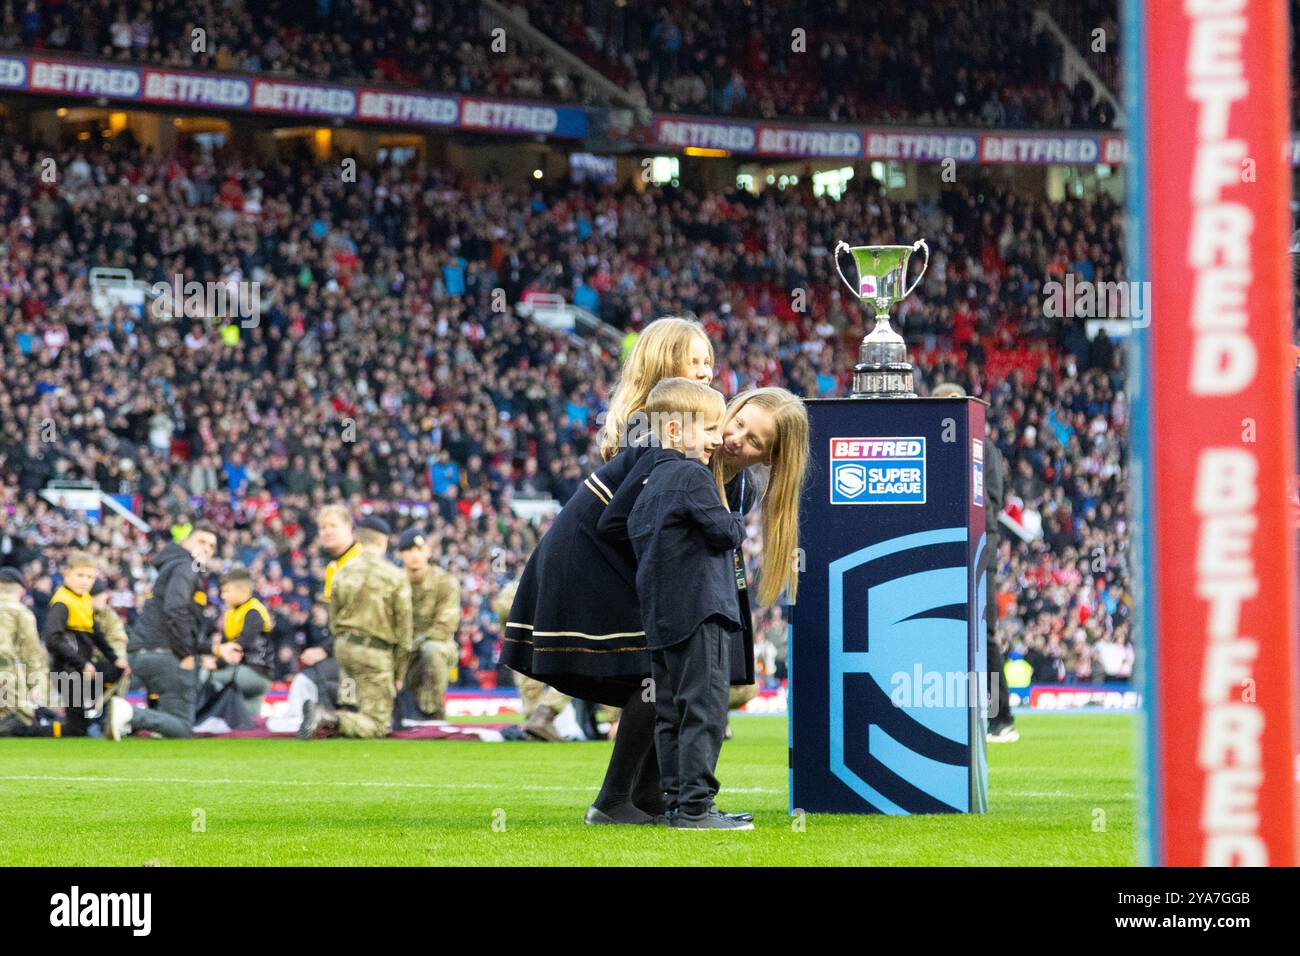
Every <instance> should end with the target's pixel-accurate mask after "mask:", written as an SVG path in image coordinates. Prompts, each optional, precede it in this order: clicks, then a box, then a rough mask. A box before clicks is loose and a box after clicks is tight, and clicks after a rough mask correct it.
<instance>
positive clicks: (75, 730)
mask: <svg viewBox="0 0 1300 956" xmlns="http://www.w3.org/2000/svg"><path fill="white" fill-rule="evenodd" d="M93 663H94V665H95V672H96V675H97V677H95V678H87V677H85V675H84V674H82V672H81V671H80V670H77V669H76V668H75V667H73V666H71V665H69V664H67V663H60V664H59V665H58V667H57V668H52V670H53V672H54V673H55V674H57V675H58V676H59V678H61V680H60V684H61V687H62V688H63V689H64V690H65V691H67V692H68V693H69V695H70V699H69V700H66V701H64V702H63V733H62V735H63V736H64V737H86V736H88V735H89V733H90V725H91V723H93V722H96V721H92V720H91V719H90V718H89V717H87V716H86V711H93V710H98V709H99V706H100V704H101V703H102V701H101V700H100V699H99V698H98V697H97V696H96V690H103V689H105V686H106V685H108V684H111V683H113V682H114V681H117V680H120V679H121V677H122V669H121V668H120V667H118V666H117V665H116V664H114V663H113V662H112V661H106V660H103V659H101V658H96V659H95V660H94V662H93ZM102 716H103V715H102V714H101V715H100V717H102Z"/></svg>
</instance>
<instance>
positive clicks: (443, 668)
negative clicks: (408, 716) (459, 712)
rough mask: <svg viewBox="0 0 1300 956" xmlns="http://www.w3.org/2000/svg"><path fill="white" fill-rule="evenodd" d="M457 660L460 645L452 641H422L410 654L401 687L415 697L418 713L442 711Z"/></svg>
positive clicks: (437, 712) (438, 712)
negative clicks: (420, 711) (452, 670)
mask: <svg viewBox="0 0 1300 956" xmlns="http://www.w3.org/2000/svg"><path fill="white" fill-rule="evenodd" d="M459 659H460V646H459V645H458V644H457V643H456V642H455V641H435V640H432V639H425V640H423V641H421V642H420V644H419V645H418V646H417V647H416V648H415V650H413V651H411V657H410V659H409V660H408V661H407V663H406V678H405V680H403V681H402V687H403V688H405V689H409V690H410V691H411V693H412V694H413V695H415V703H416V706H417V707H419V708H420V710H422V711H424V712H425V713H426V714H440V713H442V712H443V710H444V708H445V703H446V697H447V683H448V682H449V681H450V680H451V669H452V668H453V667H455V666H456V661H457V660H459Z"/></svg>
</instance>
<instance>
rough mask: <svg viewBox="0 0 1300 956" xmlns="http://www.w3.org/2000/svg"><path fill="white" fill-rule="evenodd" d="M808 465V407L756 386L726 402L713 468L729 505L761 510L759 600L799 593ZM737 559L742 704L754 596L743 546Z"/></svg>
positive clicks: (736, 684) (736, 685) (750, 672)
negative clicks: (802, 509)
mask: <svg viewBox="0 0 1300 956" xmlns="http://www.w3.org/2000/svg"><path fill="white" fill-rule="evenodd" d="M807 469H808V412H807V410H806V409H805V408H804V404H803V401H802V400H801V399H800V398H799V397H798V396H796V395H794V394H792V393H790V392H788V391H786V390H785V389H783V388H753V389H750V390H748V391H745V392H741V393H740V394H739V395H737V396H736V397H735V398H733V399H732V400H731V402H730V403H729V404H728V406H727V418H726V421H725V423H724V424H723V429H722V451H721V454H719V455H715V456H714V459H713V471H714V474H715V475H716V476H717V477H718V479H719V480H720V481H721V483H722V485H723V488H724V489H725V492H726V496H727V504H728V505H729V506H730V507H731V509H732V510H733V511H739V512H742V513H745V514H748V513H749V512H750V511H752V510H753V509H754V508H755V507H756V506H757V507H758V508H759V527H760V528H761V533H762V541H763V551H762V560H761V562H760V564H761V572H760V575H759V579H758V594H757V598H758V602H757V603H759V604H761V605H766V606H771V605H773V604H775V603H776V602H777V601H778V600H779V599H780V598H781V597H782V596H783V595H784V597H785V600H786V601H787V602H788V603H790V604H793V603H794V600H795V596H796V594H797V593H798V590H799V573H798V567H799V564H798V562H797V560H796V558H797V553H798V548H799V496H800V494H801V492H802V490H803V483H804V475H805V473H806V472H807ZM735 560H736V583H737V585H738V586H739V587H740V622H741V628H742V630H741V633H740V635H739V641H738V643H737V644H736V645H735V646H733V647H732V648H731V684H732V688H731V689H732V702H733V706H739V705H740V704H743V703H744V702H745V701H747V700H749V699H750V698H752V697H753V696H754V694H755V693H756V691H757V688H755V687H754V686H753V685H754V681H755V677H754V626H753V620H754V619H753V614H752V608H751V604H752V602H751V598H750V588H749V582H748V580H747V578H746V575H745V565H744V555H743V554H742V553H741V551H740V549H737V551H736V556H735Z"/></svg>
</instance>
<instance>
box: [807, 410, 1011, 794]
mask: <svg viewBox="0 0 1300 956" xmlns="http://www.w3.org/2000/svg"><path fill="white" fill-rule="evenodd" d="M984 407H985V406H984V403H983V402H980V401H978V400H976V399H970V398H951V399H931V398H924V399H920V398H913V399H826V400H815V401H810V402H809V403H808V413H809V418H810V422H811V455H810V465H809V473H808V481H807V484H806V486H805V488H804V494H803V499H802V509H801V521H800V523H801V525H802V528H801V534H800V544H801V546H802V547H803V549H804V554H803V558H804V561H805V564H804V568H803V573H802V574H801V575H800V579H799V594H798V601H797V603H796V604H795V606H794V614H793V619H792V622H791V631H790V644H789V647H790V651H789V668H790V808H791V811H792V812H795V811H797V810H803V811H806V812H825V813H889V814H908V813H982V812H984V810H985V809H986V808H987V805H988V772H987V764H986V762H985V753H984V747H985V743H984V732H985V725H986V723H987V713H988V706H987V701H986V698H985V690H986V688H987V685H988V678H987V654H986V646H985V634H984V619H983V615H984V607H985V600H986V598H985V595H986V590H985V586H984V577H983V574H981V573H980V572H979V571H978V569H979V568H980V567H981V566H982V565H981V563H980V559H981V553H982V551H983V549H984V547H985V525H984V471H983V469H984V454H983V451H984ZM999 676H1000V675H999Z"/></svg>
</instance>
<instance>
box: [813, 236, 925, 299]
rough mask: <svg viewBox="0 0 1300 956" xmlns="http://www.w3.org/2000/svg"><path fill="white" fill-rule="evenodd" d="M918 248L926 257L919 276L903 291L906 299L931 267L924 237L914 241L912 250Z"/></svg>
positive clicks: (838, 263) (837, 260)
mask: <svg viewBox="0 0 1300 956" xmlns="http://www.w3.org/2000/svg"><path fill="white" fill-rule="evenodd" d="M841 245H842V243H841ZM917 249H920V250H921V251H922V252H924V253H925V259H924V260H923V261H922V262H921V271H920V272H919V273H917V276H916V278H915V279H914V280H913V281H912V284H911V285H909V286H908V287H907V291H906V292H904V293H903V298H905V299H906V298H907V297H908V296H909V295H911V294H912V290H913V289H915V288H916V287H917V286H918V285H920V284H921V280H922V279H923V278H925V270H926V269H928V268H929V267H930V247H929V246H928V245H926V242H925V240H924V239H918V240H916V242H914V243H912V251H913V252H915V251H916V250H917ZM839 267H840V261H839V256H838V255H837V256H836V258H835V268H837V269H838V268H839Z"/></svg>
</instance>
